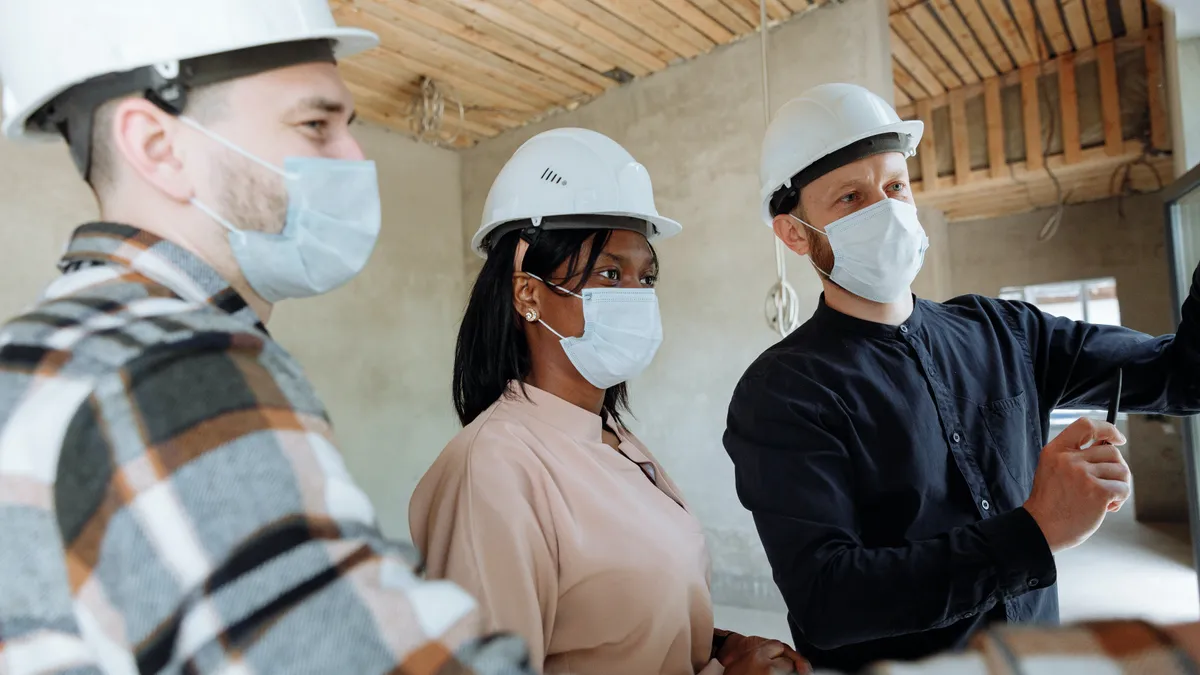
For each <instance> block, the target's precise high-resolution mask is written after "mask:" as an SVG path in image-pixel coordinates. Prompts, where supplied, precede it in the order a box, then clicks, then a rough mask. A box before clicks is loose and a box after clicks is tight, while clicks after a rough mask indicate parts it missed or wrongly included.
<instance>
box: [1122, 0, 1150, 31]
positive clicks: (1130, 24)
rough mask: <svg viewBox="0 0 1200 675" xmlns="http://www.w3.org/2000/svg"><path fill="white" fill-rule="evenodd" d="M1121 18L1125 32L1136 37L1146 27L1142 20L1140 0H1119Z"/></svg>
mask: <svg viewBox="0 0 1200 675" xmlns="http://www.w3.org/2000/svg"><path fill="white" fill-rule="evenodd" d="M1121 20H1122V21H1123V22H1124V23H1125V34H1126V35H1132V36H1133V37H1138V36H1139V35H1141V34H1142V31H1143V30H1145V29H1146V25H1145V23H1144V22H1143V21H1142V0H1121Z"/></svg>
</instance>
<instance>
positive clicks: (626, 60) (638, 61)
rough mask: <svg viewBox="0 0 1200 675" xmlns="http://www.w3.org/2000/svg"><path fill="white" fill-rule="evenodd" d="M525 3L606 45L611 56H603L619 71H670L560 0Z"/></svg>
mask: <svg viewBox="0 0 1200 675" xmlns="http://www.w3.org/2000/svg"><path fill="white" fill-rule="evenodd" d="M493 1H495V0H493ZM524 1H525V2H527V3H529V4H530V5H532V6H533V7H534V8H536V9H539V10H541V11H542V13H543V14H545V15H546V16H548V17H551V18H552V19H554V20H556V21H557V22H558V23H560V24H562V25H563V26H565V27H566V28H568V29H570V31H571V32H576V33H578V34H579V35H582V36H584V37H587V38H591V40H592V41H593V42H595V43H598V44H602V45H604V46H605V47H606V49H605V50H604V51H606V52H607V54H602V56H607V57H608V58H609V60H611V61H612V62H613V63H614V64H616V65H617V66H618V67H620V68H622V69H624V70H626V71H628V72H630V73H633V74H634V75H648V74H650V73H651V72H654V71H656V70H662V69H663V68H666V67H667V62H666V61H664V60H663V59H660V58H659V57H657V56H655V55H654V54H651V53H650V52H648V51H646V50H644V49H642V48H641V47H638V46H637V45H635V44H633V43H632V42H629V41H627V40H625V39H624V38H622V37H621V36H619V35H617V34H616V33H614V32H612V31H610V30H609V29H607V28H605V27H604V26H601V25H600V24H598V23H596V22H595V21H592V20H591V19H589V18H588V17H587V16H585V15H583V14H580V13H579V12H576V11H575V10H573V9H571V8H570V7H568V6H566V5H565V4H563V3H561V2H559V0H524Z"/></svg>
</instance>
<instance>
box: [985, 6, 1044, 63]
mask: <svg viewBox="0 0 1200 675" xmlns="http://www.w3.org/2000/svg"><path fill="white" fill-rule="evenodd" d="M983 8H984V9H985V10H987V15H988V18H990V19H991V20H992V24H993V25H994V26H995V27H996V31H997V32H998V33H999V34H1000V40H1001V41H1002V42H1003V43H1004V46H1005V48H1006V49H1008V53H1009V54H1011V55H1012V57H1013V61H1015V62H1016V64H1017V65H1018V66H1027V65H1029V64H1031V63H1033V62H1034V61H1036V60H1037V54H1036V53H1032V54H1031V53H1030V52H1029V50H1028V49H1026V48H1025V40H1024V39H1023V38H1022V37H1021V30H1020V28H1018V27H1017V22H1016V21H1014V20H1013V17H1012V14H1010V13H1009V11H1008V7H1007V6H1006V5H1005V2H1004V0H983Z"/></svg>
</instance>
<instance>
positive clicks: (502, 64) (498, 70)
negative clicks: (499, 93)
mask: <svg viewBox="0 0 1200 675" xmlns="http://www.w3.org/2000/svg"><path fill="white" fill-rule="evenodd" d="M358 6H359V7H361V10H360V11H357V12H344V11H338V12H336V13H335V14H334V16H335V17H336V18H337V19H338V20H339V24H340V25H347V26H357V27H359V28H365V29H367V30H371V31H374V32H375V33H376V34H377V35H379V36H380V39H381V40H382V41H383V45H384V46H386V47H389V48H391V49H394V50H402V51H404V52H406V53H408V54H410V55H412V56H414V57H416V58H421V59H423V60H426V61H428V62H430V63H434V64H438V65H442V66H443V67H444V68H446V69H453V70H455V71H456V72H460V74H464V76H466V77H470V76H471V75H475V76H476V77H475V79H477V80H479V81H480V83H484V82H489V83H490V82H492V81H494V80H501V82H500V86H501V87H503V86H506V85H511V88H510V89H509V90H508V93H509V94H510V95H517V96H519V95H520V92H524V93H526V94H528V95H529V96H530V97H531V98H532V99H533V100H534V101H536V102H538V103H540V104H542V105H552V104H558V103H561V102H563V101H566V100H568V99H570V98H571V97H572V96H577V95H579V93H580V92H578V91H574V90H572V89H571V88H569V87H564V86H563V85H561V84H557V83H554V82H552V81H551V82H546V81H544V80H545V79H546V78H544V76H541V75H539V74H538V73H535V72H533V71H531V70H529V69H527V68H525V67H524V66H520V65H517V64H514V63H512V62H511V61H508V60H506V59H502V58H500V57H499V56H496V55H495V54H493V53H492V52H490V51H488V50H486V49H483V48H481V47H477V46H475V45H473V44H470V43H468V42H465V41H463V40H460V39H458V38H456V37H454V36H452V35H446V34H444V33H442V32H440V31H438V30H437V29H434V28H431V27H429V26H427V25H425V24H423V23H420V22H418V21H406V20H404V18H405V17H403V16H402V15H400V14H398V13H396V12H393V11H391V10H390V9H389V8H388V7H387V6H385V5H383V4H382V3H378V2H373V1H372V0H360V2H358ZM464 71H465V72H464Z"/></svg>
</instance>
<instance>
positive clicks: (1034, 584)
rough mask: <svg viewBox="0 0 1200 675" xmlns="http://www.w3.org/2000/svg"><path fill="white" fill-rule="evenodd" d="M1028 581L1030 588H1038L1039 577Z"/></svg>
mask: <svg viewBox="0 0 1200 675" xmlns="http://www.w3.org/2000/svg"><path fill="white" fill-rule="evenodd" d="M1026 583H1028V584H1029V587H1030V588H1037V585H1038V580H1037V579H1030V580H1029V581H1028V582H1026Z"/></svg>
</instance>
